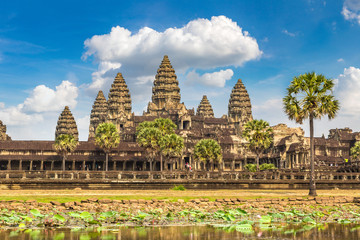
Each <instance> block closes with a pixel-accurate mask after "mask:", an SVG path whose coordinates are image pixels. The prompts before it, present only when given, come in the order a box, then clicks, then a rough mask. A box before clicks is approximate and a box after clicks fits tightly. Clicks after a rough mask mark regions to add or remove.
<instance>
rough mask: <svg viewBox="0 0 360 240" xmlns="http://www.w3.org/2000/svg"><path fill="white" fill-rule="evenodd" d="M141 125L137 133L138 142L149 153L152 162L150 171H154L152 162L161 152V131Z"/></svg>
mask: <svg viewBox="0 0 360 240" xmlns="http://www.w3.org/2000/svg"><path fill="white" fill-rule="evenodd" d="M143 123H145V122H143ZM141 124H142V123H141ZM141 124H140V125H139V127H138V128H137V131H136V132H137V134H136V141H137V143H138V144H139V145H140V146H141V147H143V148H145V150H146V152H147V153H148V154H147V156H148V159H149V162H150V171H152V170H153V166H152V162H153V161H154V158H155V156H156V154H157V153H158V152H159V151H160V145H159V139H160V137H161V131H160V130H159V129H157V128H155V127H148V126H147V125H148V124H143V125H141ZM145 125H146V126H145Z"/></svg>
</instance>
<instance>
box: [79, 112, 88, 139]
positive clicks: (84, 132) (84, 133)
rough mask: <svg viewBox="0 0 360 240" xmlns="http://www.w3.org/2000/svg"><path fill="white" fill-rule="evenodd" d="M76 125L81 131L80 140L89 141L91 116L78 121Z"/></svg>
mask: <svg viewBox="0 0 360 240" xmlns="http://www.w3.org/2000/svg"><path fill="white" fill-rule="evenodd" d="M76 124H77V127H78V131H79V139H84V140H85V139H87V138H88V134H89V125H90V114H88V115H86V116H84V117H82V118H78V119H76Z"/></svg>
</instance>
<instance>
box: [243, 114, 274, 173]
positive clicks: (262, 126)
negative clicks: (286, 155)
mask: <svg viewBox="0 0 360 240" xmlns="http://www.w3.org/2000/svg"><path fill="white" fill-rule="evenodd" d="M272 133H273V130H272V128H271V127H270V125H269V123H268V122H266V121H264V120H262V119H260V120H257V119H254V120H252V121H249V122H247V123H246V124H245V126H244V130H243V133H242V137H243V138H244V139H245V140H246V141H247V144H246V146H247V147H248V149H249V150H250V151H252V152H254V153H255V154H256V165H257V167H258V166H259V156H260V154H261V153H262V152H263V151H264V150H266V149H268V148H269V147H270V146H271V144H272V142H273V134H272Z"/></svg>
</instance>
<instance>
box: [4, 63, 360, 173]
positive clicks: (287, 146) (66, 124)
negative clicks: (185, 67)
mask: <svg viewBox="0 0 360 240" xmlns="http://www.w3.org/2000/svg"><path fill="white" fill-rule="evenodd" d="M125 77H126V76H125ZM125 79H126V78H124V76H123V75H122V74H121V73H118V74H117V75H116V76H115V78H114V81H113V84H112V85H111V88H110V92H109V94H108V97H107V99H106V97H105V96H104V93H103V92H102V91H101V90H99V92H98V94H97V97H96V99H95V101H94V104H93V106H92V110H91V113H90V125H89V136H88V141H80V142H79V145H78V147H77V148H76V150H75V152H74V153H72V154H70V155H69V156H68V158H67V161H66V169H68V170H79V171H80V170H87V171H95V170H104V169H105V168H104V162H105V154H104V152H103V151H102V150H101V149H100V148H99V147H97V146H96V145H95V144H94V136H95V131H96V128H97V126H98V125H99V124H101V123H104V122H112V123H114V124H115V126H116V128H117V129H118V130H119V132H120V135H121V142H120V145H119V146H118V148H116V149H114V150H113V151H112V152H111V154H110V160H109V169H110V171H149V170H150V163H149V161H148V158H147V155H146V152H145V151H144V149H143V148H141V147H140V146H139V145H138V144H137V143H136V135H135V132H136V127H137V126H138V124H139V123H141V122H143V121H151V120H154V119H156V118H158V117H163V118H170V119H171V120H172V121H173V122H174V123H175V124H176V125H177V130H176V132H177V134H179V135H180V136H182V137H183V138H184V141H185V149H184V152H183V154H182V156H181V157H178V158H171V159H166V160H165V161H164V166H163V169H164V171H177V170H184V169H185V165H186V164H190V165H191V166H192V168H193V169H194V170H197V171H204V170H206V166H205V165H204V163H202V162H197V161H195V159H194V158H193V148H194V146H195V144H196V143H197V142H198V141H199V140H200V139H205V138H211V139H215V140H217V141H218V142H219V144H220V145H221V148H222V152H223V161H222V162H221V163H214V166H213V167H214V169H215V171H242V170H244V166H245V165H246V164H248V163H254V161H255V154H254V153H252V152H250V151H249V150H248V149H247V148H246V142H245V140H244V139H243V138H242V137H241V133H242V129H243V126H244V124H246V122H248V121H250V120H252V119H253V116H252V110H251V101H250V96H249V94H248V92H247V90H246V87H245V85H244V83H243V81H242V80H241V79H239V80H238V81H237V83H236V84H235V86H234V87H233V89H232V91H231V94H230V96H229V104H228V113H227V115H224V116H222V117H220V118H218V117H215V115H214V111H213V108H212V106H211V103H210V101H209V99H208V98H207V96H206V95H204V96H203V97H202V99H201V102H200V103H199V106H198V107H197V109H196V112H195V110H194V109H187V108H186V106H185V104H184V103H182V102H181V93H180V88H179V81H178V79H177V76H176V73H175V70H174V68H173V66H172V65H171V62H170V60H169V58H168V56H164V58H163V60H162V62H161V64H160V66H159V68H158V70H157V74H156V76H155V79H154V83H153V88H152V97H151V101H150V102H149V103H148V106H147V110H146V111H144V113H143V115H141V116H137V115H135V114H134V113H133V112H132V105H131V104H132V101H131V94H130V89H129V88H128V86H127V84H126V80H125ZM272 128H273V132H274V143H273V145H272V146H271V147H270V148H269V149H268V150H266V151H265V152H264V153H263V154H262V155H261V158H260V163H273V164H274V165H275V166H276V167H277V168H279V169H304V168H307V167H308V166H309V163H310V161H309V151H310V146H309V145H310V143H309V138H308V137H305V136H304V131H303V130H302V129H301V128H290V127H288V126H286V125H285V124H278V125H276V126H272ZM60 134H71V135H73V136H74V137H75V138H76V139H78V129H77V125H76V121H75V119H74V117H73V115H72V113H71V111H70V109H69V107H68V106H65V108H64V110H63V111H62V113H61V114H60V116H59V119H58V122H57V126H56V131H55V137H56V136H59V135H60ZM358 140H360V133H359V132H355V133H354V132H352V130H351V129H348V128H344V129H332V130H330V133H329V136H328V137H327V138H325V137H324V136H323V137H317V138H315V161H316V167H318V168H321V167H324V168H329V167H330V168H331V167H335V166H337V165H339V164H341V163H343V161H344V159H345V158H349V155H350V148H351V147H352V146H353V145H354V143H355V142H356V141H358ZM53 143H54V141H15V140H11V138H10V137H9V136H8V135H7V134H6V126H5V125H4V124H3V123H2V122H1V121H0V167H1V170H61V157H60V156H59V155H58V154H57V153H56V151H55V150H54V149H53ZM153 166H154V167H153V170H154V171H159V170H160V161H159V159H155V163H154V165H153Z"/></svg>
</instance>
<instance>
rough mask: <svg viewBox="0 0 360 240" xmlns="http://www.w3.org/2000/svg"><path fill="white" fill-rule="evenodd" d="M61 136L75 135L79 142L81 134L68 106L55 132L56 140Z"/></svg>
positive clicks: (60, 117)
mask: <svg viewBox="0 0 360 240" xmlns="http://www.w3.org/2000/svg"><path fill="white" fill-rule="evenodd" d="M61 134H69V135H73V136H74V138H75V139H76V140H79V132H78V129H77V126H76V122H75V119H74V117H73V115H72V113H71V111H70V109H69V107H68V106H66V107H65V108H64V111H62V113H61V114H60V116H59V120H58V122H57V126H56V131H55V138H57V137H58V136H60V135H61Z"/></svg>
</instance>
